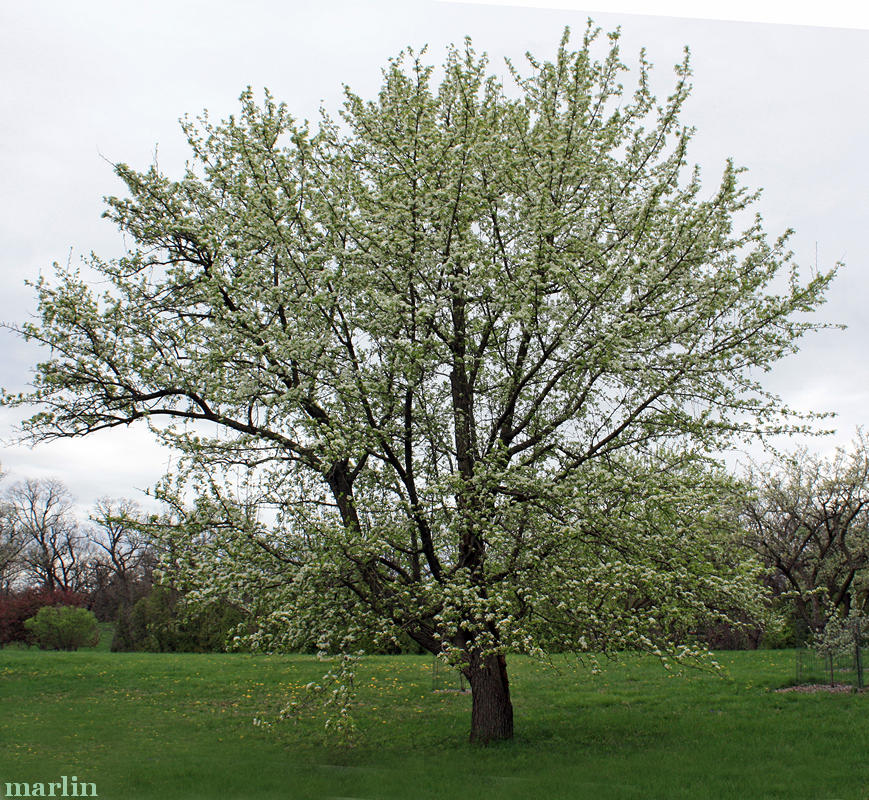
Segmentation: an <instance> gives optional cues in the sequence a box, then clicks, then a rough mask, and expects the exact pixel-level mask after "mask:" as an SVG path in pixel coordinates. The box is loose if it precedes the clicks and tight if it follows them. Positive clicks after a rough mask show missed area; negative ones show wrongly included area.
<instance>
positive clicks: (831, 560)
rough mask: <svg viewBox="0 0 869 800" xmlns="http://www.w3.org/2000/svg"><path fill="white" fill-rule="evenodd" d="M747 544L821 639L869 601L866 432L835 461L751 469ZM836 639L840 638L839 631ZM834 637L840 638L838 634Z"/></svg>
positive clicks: (794, 457)
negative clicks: (830, 623)
mask: <svg viewBox="0 0 869 800" xmlns="http://www.w3.org/2000/svg"><path fill="white" fill-rule="evenodd" d="M745 480H746V483H747V484H749V485H751V486H752V487H753V491H752V493H751V495H750V496H749V497H748V498H747V499H746V501H745V504H744V506H743V528H744V531H745V533H744V541H745V544H746V545H747V546H748V547H750V548H751V549H752V550H754V551H755V552H756V553H757V555H758V557H759V558H760V559H761V561H763V563H764V564H766V565H767V566H768V567H769V568H770V569H772V570H774V574H775V580H776V589H777V590H778V591H779V592H780V593H782V594H784V595H785V596H788V597H792V598H793V601H794V605H795V609H796V612H797V615H798V616H799V618H800V619H802V621H803V622H804V623H805V624H806V627H807V628H808V630H809V631H811V632H813V633H814V634H816V635H819V634H820V632H821V631H823V630H824V628H825V626H826V625H827V623H828V621H829V620H831V619H837V618H839V617H842V616H844V617H848V616H849V615H851V614H852V613H856V614H861V613H865V612H866V610H867V600H869V441H867V438H866V435H865V434H864V433H863V432H862V431H858V433H857V436H856V438H855V440H854V442H853V443H852V445H851V447H850V448H847V449H846V448H838V449H837V450H836V452H835V453H834V454H833V455H832V456H831V457H830V458H820V457H818V456H816V455H813V454H811V453H809V452H807V451H806V450H798V451H796V452H794V453H792V454H789V455H786V456H784V457H782V458H781V459H780V460H779V461H778V463H769V464H763V465H755V466H753V467H750V468H748V469H747V470H746V474H745ZM836 636H838V634H836ZM834 638H835V636H834Z"/></svg>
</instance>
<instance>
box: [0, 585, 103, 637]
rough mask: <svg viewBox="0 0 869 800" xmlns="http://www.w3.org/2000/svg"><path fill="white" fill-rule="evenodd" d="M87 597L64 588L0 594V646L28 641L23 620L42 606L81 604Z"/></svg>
mask: <svg viewBox="0 0 869 800" xmlns="http://www.w3.org/2000/svg"><path fill="white" fill-rule="evenodd" d="M86 601H87V597H85V595H83V594H78V593H77V592H70V591H67V590H66V589H54V590H48V589H25V590H24V591H22V592H15V593H13V594H8V595H0V646H2V645H4V644H9V643H10V642H27V643H29V642H30V633H29V632H28V631H27V629H26V628H25V627H24V620H26V619H29V618H30V617H33V616H36V614H37V612H38V611H39V609H40V608H42V607H43V606H57V605H64V606H83V605H85V603H86Z"/></svg>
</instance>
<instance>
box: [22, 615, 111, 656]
mask: <svg viewBox="0 0 869 800" xmlns="http://www.w3.org/2000/svg"><path fill="white" fill-rule="evenodd" d="M24 627H25V628H26V629H27V630H28V631H30V633H31V634H32V635H33V639H34V641H35V642H36V644H38V645H39V647H40V648H42V649H43V650H78V649H79V647H94V646H96V644H97V642H99V640H100V630H99V626H98V625H97V618H96V617H95V616H94V615H93V613H92V612H90V611H88V610H87V609H84V608H79V607H77V606H43V607H42V608H40V609H39V611H38V612H37V614H36V616H35V617H31V618H30V619H28V620H26V621H25V623H24Z"/></svg>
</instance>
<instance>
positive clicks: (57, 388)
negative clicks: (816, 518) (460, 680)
mask: <svg viewBox="0 0 869 800" xmlns="http://www.w3.org/2000/svg"><path fill="white" fill-rule="evenodd" d="M596 37H597V34H596V32H595V31H594V30H592V29H591V27H590V28H589V30H588V31H587V32H586V35H585V37H584V41H583V44H582V46H581V48H580V49H578V50H576V51H574V50H572V49H570V47H569V38H568V35H567V33H565V36H564V38H563V40H562V42H561V44H560V46H559V48H558V51H557V54H556V56H555V58H554V60H553V61H551V62H550V61H539V60H537V59H535V58H533V57H532V56H530V55H529V57H528V65H527V66H526V67H525V68H524V69H525V70H526V72H522V71H521V70H520V69H518V68H514V67H513V66H512V65H508V67H509V76H510V81H511V85H510V87H509V89H505V88H504V87H503V86H502V84H501V83H500V82H499V80H498V79H496V78H495V77H493V76H492V75H490V74H489V73H488V65H487V60H486V58H485V57H478V56H477V55H476V54H475V52H474V51H473V49H472V47H471V45H470V42H467V43H466V45H465V47H464V48H453V49H451V50H450V51H449V54H448V56H447V59H446V62H445V64H444V65H443V71H442V74H441V77H440V79H439V83H438V82H437V81H435V71H434V69H433V68H432V67H430V66H427V65H426V64H425V63H424V62H423V61H422V60H421V56H419V55H415V54H414V53H413V52H411V51H407V52H405V53H403V54H402V55H401V56H400V57H398V58H397V59H395V60H393V61H391V62H390V63H389V65H388V66H387V68H386V69H385V70H384V81H383V87H382V89H381V91H380V93H379V95H378V96H377V97H376V98H374V99H373V100H370V101H367V100H364V99H363V98H361V97H358V96H357V95H355V94H353V93H352V92H351V91H350V90H348V91H347V94H346V102H345V104H344V106H343V109H342V110H341V113H340V116H339V117H338V118H330V117H328V116H324V117H323V119H322V121H321V122H320V124H319V126H318V127H317V129H316V131H314V132H311V131H310V130H309V129H308V127H307V126H306V125H300V124H298V123H296V122H295V121H294V120H293V119H292V118H291V116H290V114H289V112H288V110H287V108H286V107H285V106H284V105H281V104H278V103H276V102H275V101H274V100H273V99H272V98H271V96H269V95H268V94H267V95H266V97H265V100H264V102H263V104H262V105H259V104H257V103H256V102H255V100H254V97H253V96H252V94H251V92H250V91H247V92H245V93H244V94H243V95H242V97H241V111H240V114H239V115H238V117H230V118H229V119H228V120H226V121H224V122H221V123H214V122H212V121H210V120H209V118H208V117H207V115H205V116H203V117H201V118H200V119H198V120H197V121H189V120H188V121H187V122H185V124H184V130H185V132H186V135H187V139H188V142H189V144H190V148H191V150H192V161H191V163H190V165H189V167H188V169H187V171H186V172H185V174H184V175H183V176H182V177H181V178H180V179H177V180H176V179H171V178H170V177H168V176H166V175H163V174H162V173H161V172H160V171H159V170H158V169H157V167H156V166H154V167H151V168H150V169H147V170H146V171H144V172H140V171H136V170H134V169H132V168H131V167H128V166H126V165H124V164H119V165H118V166H117V168H116V170H117V174H118V175H119V176H120V177H121V178H122V179H123V181H124V182H125V184H126V186H127V189H128V192H129V195H128V196H127V197H124V198H110V199H109V200H108V210H107V212H106V215H107V216H108V217H109V218H110V219H112V220H114V221H115V222H116V223H117V224H118V225H119V227H120V228H121V229H122V230H123V231H124V232H125V234H126V235H127V236H128V237H129V239H130V240H131V241H132V242H135V248H134V249H132V250H130V252H128V253H127V254H126V255H125V256H124V257H122V258H119V259H114V260H110V261H106V260H101V259H99V258H96V257H94V258H92V259H91V260H90V261H89V268H90V269H92V270H95V271H96V273H98V274H99V276H100V285H101V286H102V287H108V288H105V289H102V288H101V289H100V290H99V293H98V291H97V290H96V289H95V288H92V287H91V286H89V285H88V282H87V280H86V279H85V278H84V277H82V276H81V275H80V274H79V273H76V272H70V271H64V270H59V271H58V274H57V277H56V279H55V280H54V282H49V281H45V280H40V282H39V283H38V284H37V290H38V293H39V303H40V318H39V321H38V322H36V323H34V324H27V325H24V326H22V327H21V328H20V332H21V333H22V334H23V335H24V336H25V337H27V338H29V339H32V340H35V341H38V342H42V343H44V344H45V345H47V346H49V347H50V348H51V356H50V358H48V360H46V361H45V362H44V363H42V364H40V365H39V367H38V370H37V375H36V378H35V385H34V389H33V391H32V392H31V393H29V394H27V395H24V396H17V397H10V396H7V397H6V398H5V402H7V403H11V404H21V403H36V404H38V405H39V406H41V410H40V411H39V413H37V414H36V415H35V416H33V417H32V418H31V419H30V421H29V422H28V423H26V425H27V428H26V429H27V431H28V432H29V433H30V434H31V435H32V436H33V437H34V438H35V439H38V440H43V439H51V438H55V437H65V436H79V435H85V434H88V433H90V432H92V431H96V430H100V429H104V428H111V427H114V426H118V425H128V424H130V423H133V422H137V421H140V420H141V421H143V422H146V423H148V424H149V425H151V426H152V428H153V429H154V430H155V431H158V432H159V434H160V435H161V436H163V437H164V438H165V439H166V440H168V441H169V442H171V443H172V444H173V445H174V446H175V447H177V448H178V450H179V451H181V453H182V454H183V458H184V460H183V462H182V464H183V467H182V472H183V473H184V475H185V476H186V477H187V478H189V480H188V481H187V485H188V487H190V486H192V487H194V488H196V490H197V492H198V501H197V503H196V505H195V508H194V510H193V511H192V512H188V515H187V517H186V520H187V521H186V523H185V524H184V525H183V526H181V527H180V528H178V530H180V531H182V534H181V535H182V538H183V541H186V542H187V543H188V544H189V543H190V542H194V543H195V544H196V546H195V547H194V548H190V547H187V549H186V552H185V551H184V548H181V547H179V548H176V550H175V551H174V552H175V556H174V557H175V564H176V568H177V569H178V570H181V571H185V570H186V573H187V575H188V577H190V578H191V580H192V579H193V578H195V577H197V576H198V578H199V579H201V580H200V583H201V584H202V585H203V587H211V590H212V591H224V592H228V591H231V592H233V594H234V597H235V598H237V599H240V600H243V601H244V602H246V603H247V604H248V605H249V606H250V608H251V609H252V610H253V611H255V612H256V614H257V615H258V617H259V618H260V619H261V620H262V622H263V626H262V628H261V631H260V633H259V634H258V635H259V636H260V637H261V638H262V641H263V642H264V643H266V644H268V645H269V646H274V647H277V646H281V645H284V646H294V645H298V644H300V643H302V642H303V641H306V640H308V641H314V642H320V644H321V645H323V646H328V647H329V648H336V647H340V646H344V647H352V646H353V644H352V642H353V641H356V640H358V637H359V636H361V635H362V633H363V632H368V633H369V635H370V632H371V631H373V632H374V633H375V634H377V635H382V636H387V637H388V636H390V635H393V634H394V633H395V632H396V631H399V630H401V631H404V632H406V634H407V635H409V636H410V637H411V638H412V639H413V640H414V641H416V642H417V643H419V644H420V645H421V646H422V647H424V648H426V649H427V650H429V651H431V652H433V653H438V654H443V655H444V656H445V657H448V658H451V659H453V660H454V662H455V663H456V664H458V665H459V666H460V668H461V669H462V670H463V671H464V673H465V675H466V676H467V678H468V681H469V683H470V686H471V690H472V693H473V706H472V721H471V738H472V739H473V740H477V741H489V740H493V739H503V738H509V737H510V736H512V733H513V712H512V705H511V701H510V691H509V684H508V677H507V667H506V654H507V653H508V652H529V653H540V652H542V651H543V650H545V649H553V648H558V649H568V650H574V651H576V650H579V651H585V650H589V651H600V650H606V649H610V648H626V647H638V648H644V649H648V650H653V651H657V652H663V651H664V650H665V649H667V648H672V647H673V645H674V644H675V645H678V646H683V645H685V644H686V643H687V642H688V641H689V638H688V637H689V634H690V632H691V630H692V628H693V627H695V626H696V625H697V624H698V623H699V622H701V621H702V620H705V619H707V618H708V617H709V615H715V614H718V613H720V609H725V608H732V607H735V606H738V605H740V604H742V605H744V604H745V603H749V602H751V599H752V597H753V593H754V591H755V590H754V588H753V586H754V583H753V578H752V577H751V567H750V566H749V565H747V564H742V563H738V562H737V563H734V559H733V558H732V557H730V556H728V554H727V553H724V552H723V548H724V545H723V544H722V541H723V540H722V537H721V536H720V535H719V534H720V531H721V530H722V528H723V527H724V526H727V525H728V524H730V520H729V518H728V517H727V515H726V514H724V513H723V512H722V511H720V509H719V505H718V504H717V502H716V497H717V494H718V490H719V489H720V487H721V483H722V481H723V478H722V477H721V476H720V474H718V473H717V472H716V471H715V470H714V469H713V468H710V467H709V466H708V465H705V464H704V462H703V458H702V454H704V453H708V452H711V451H712V450H714V448H716V447H718V446H719V445H721V444H722V443H724V442H726V441H727V440H728V439H729V438H730V437H731V436H733V435H735V434H739V433H745V434H749V433H752V432H756V431H758V430H773V429H777V430H780V429H782V427H787V426H788V424H789V423H788V417H787V415H786V414H785V413H784V412H783V411H782V409H781V407H780V403H779V401H778V399H777V398H776V397H774V396H773V395H771V394H769V393H767V392H765V391H764V390H763V389H762V387H761V386H760V385H759V384H758V383H757V382H756V379H755V374H756V372H758V371H761V370H763V369H765V368H766V367H768V365H770V364H771V363H772V362H774V361H775V360H777V359H778V358H780V357H782V356H783V355H785V354H786V353H788V352H790V351H793V350H794V349H795V348H796V343H797V341H798V339H799V338H800V336H801V335H802V334H803V333H805V332H806V331H807V330H809V329H811V328H812V327H815V326H814V325H812V324H810V323H808V322H804V321H799V320H797V319H796V314H797V312H801V311H809V310H811V309H813V308H815V307H816V306H817V305H818V304H819V303H820V302H821V298H822V293H823V290H824V288H825V287H826V285H827V283H828V281H829V280H830V278H831V275H829V274H827V275H819V276H815V277H813V278H812V279H811V280H809V281H807V282H801V281H800V279H799V277H798V275H797V273H796V270H795V269H794V268H793V267H792V266H791V264H790V254H789V253H788V252H787V251H786V249H785V238H786V237H782V238H780V239H778V240H777V241H775V242H774V243H769V242H768V241H767V239H766V237H765V235H764V233H763V231H762V226H761V223H760V221H759V219H758V218H754V217H752V216H751V215H749V214H748V213H746V212H747V211H748V210H749V209H750V207H751V205H752V203H753V201H754V200H755V198H756V195H755V194H752V193H750V192H748V191H746V190H745V189H744V188H742V187H741V186H740V184H739V182H738V174H739V169H737V168H735V167H734V166H733V165H732V164H730V163H728V164H727V165H726V166H725V168H724V172H723V176H722V178H721V181H720V185H719V186H718V188H717V189H716V190H714V191H713V192H711V193H709V194H708V196H706V197H704V196H703V195H704V193H703V190H702V186H701V180H700V175H699V172H698V171H697V170H696V169H695V170H694V171H693V172H692V171H688V172H687V174H686V170H685V168H686V166H687V159H686V147H687V145H688V142H689V139H690V137H691V130H690V129H689V128H686V127H684V126H683V125H682V124H681V123H680V121H679V116H680V110H681V108H682V106H683V103H684V101H685V99H686V97H687V96H688V92H689V85H688V77H689V67H688V59H687V56H686V59H685V61H684V62H683V63H682V64H681V65H679V66H678V67H677V68H676V79H675V88H674V89H673V92H672V94H671V95H670V96H669V97H668V98H667V99H666V101H664V102H663V103H660V104H659V103H658V102H657V101H656V99H655V98H654V96H653V95H652V92H651V90H650V85H649V69H650V67H649V65H648V63H647V62H646V60H645V58H644V57H643V56H641V57H640V62H639V66H638V71H637V78H638V79H637V81H636V88H635V90H634V91H633V92H632V93H625V92H624V90H623V88H622V86H621V84H620V83H619V79H620V77H621V76H622V75H623V73H624V72H626V71H627V68H626V67H625V66H624V65H623V64H622V62H621V60H620V56H619V50H618V43H617V36H616V35H612V36H611V37H610V43H609V48H608V49H606V52H605V53H603V54H602V57H601V58H597V57H596V56H595V52H596V50H597V47H598V45H597V43H596ZM782 273H784V274H785V275H789V281H784V282H782V286H783V289H782V290H781V291H780V292H779V293H776V292H774V291H772V289H771V288H770V284H771V283H772V282H773V280H774V279H775V278H776V277H777V276H780V275H782ZM239 473H241V474H243V475H244V476H245V477H246V479H247V481H248V483H247V486H248V487H249V489H248V491H247V493H242V495H238V494H236V495H235V496H234V495H233V493H232V492H229V491H228V488H227V487H228V486H231V485H234V486H236V487H237V486H238V483H237V481H238V480H240V479H239V477H238V475H239ZM233 475H234V476H235V477H234V478H232V479H230V478H231V476H233ZM221 476H224V477H226V478H227V479H226V480H223V479H222V477H221ZM233 481H236V483H235V484H233ZM262 503H267V504H270V505H271V506H272V507H273V508H274V509H275V512H274V514H273V515H272V516H273V518H269V519H268V524H266V523H265V522H264V521H263V520H264V519H265V517H262V516H260V517H258V516H257V514H256V513H255V507H256V506H258V505H260V504H262ZM206 532H207V535H205V534H206ZM204 590H205V589H204Z"/></svg>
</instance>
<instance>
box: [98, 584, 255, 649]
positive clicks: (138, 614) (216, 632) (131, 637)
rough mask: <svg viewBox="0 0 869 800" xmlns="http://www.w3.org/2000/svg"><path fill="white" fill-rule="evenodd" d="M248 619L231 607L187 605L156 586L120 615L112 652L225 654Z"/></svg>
mask: <svg viewBox="0 0 869 800" xmlns="http://www.w3.org/2000/svg"><path fill="white" fill-rule="evenodd" d="M244 619H245V615H244V613H243V612H242V611H240V610H239V609H238V608H236V607H235V606H233V605H232V604H231V603H227V602H225V601H223V600H215V601H213V602H211V603H208V604H206V605H203V606H199V605H195V606H194V605H191V604H188V603H187V602H186V601H185V599H184V597H183V596H182V595H181V594H180V593H179V592H177V591H175V590H173V589H170V588H168V587H166V586H155V587H154V588H153V589H152V590H151V592H150V594H148V595H147V596H146V597H143V598H142V599H141V600H139V601H138V602H137V603H135V604H134V605H133V606H132V607H126V606H125V607H122V608H121V609H120V612H119V613H118V621H117V626H116V627H115V636H114V638H113V639H112V650H115V651H131V650H132V651H145V652H152V653H169V652H178V653H214V652H218V653H219V652H224V651H225V650H226V644H227V640H228V638H229V635H230V632H231V631H232V630H233V629H234V628H235V627H236V626H237V625H239V624H240V623H241V622H243V621H244Z"/></svg>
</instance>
